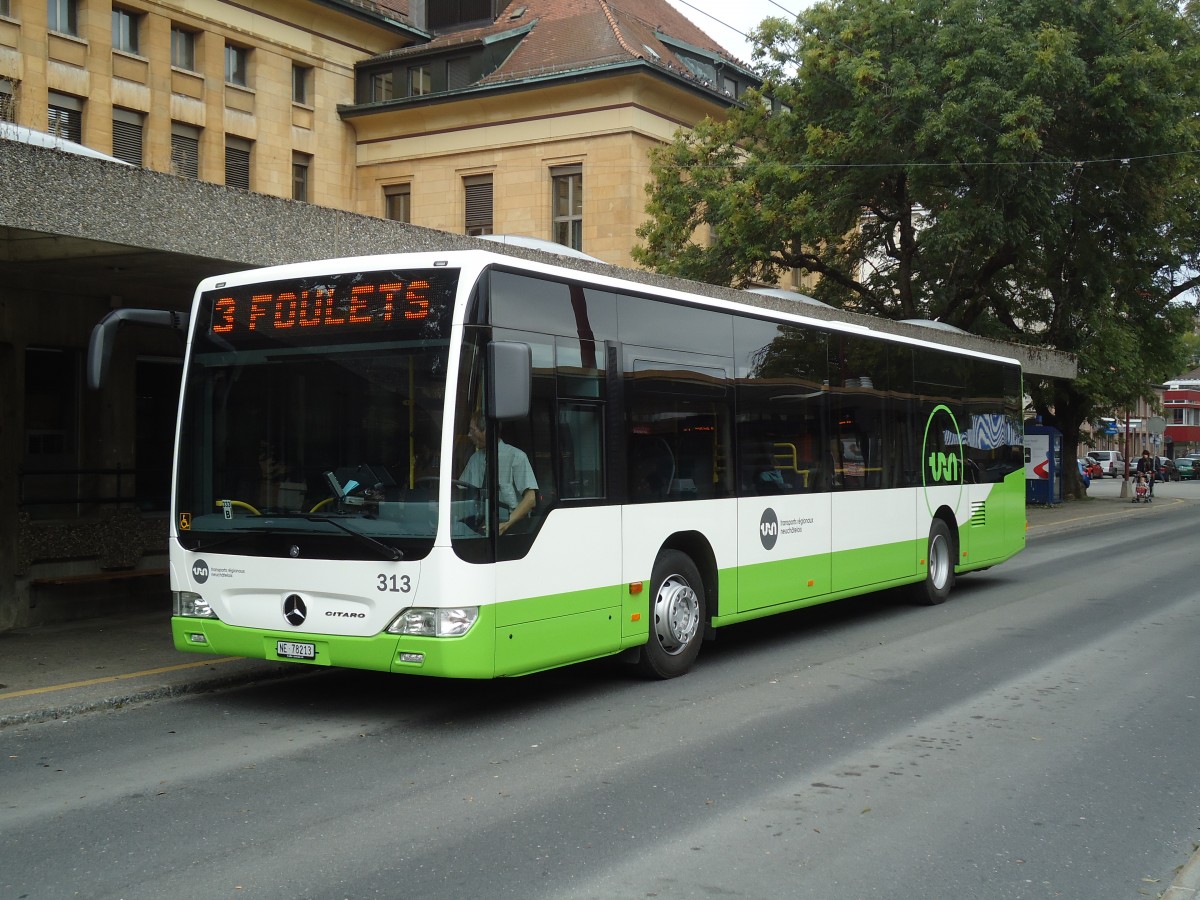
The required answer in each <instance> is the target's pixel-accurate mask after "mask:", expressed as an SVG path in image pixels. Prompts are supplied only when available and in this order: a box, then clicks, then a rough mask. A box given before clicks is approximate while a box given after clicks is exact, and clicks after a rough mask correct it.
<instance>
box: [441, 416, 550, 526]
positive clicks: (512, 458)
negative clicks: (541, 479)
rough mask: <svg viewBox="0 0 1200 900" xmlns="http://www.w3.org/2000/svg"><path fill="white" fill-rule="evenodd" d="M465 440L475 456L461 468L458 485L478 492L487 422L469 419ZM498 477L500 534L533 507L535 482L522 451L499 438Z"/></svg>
mask: <svg viewBox="0 0 1200 900" xmlns="http://www.w3.org/2000/svg"><path fill="white" fill-rule="evenodd" d="M467 437H468V438H470V440H471V443H472V444H473V445H474V446H475V452H474V453H472V454H471V458H470V459H468V460H467V464H466V466H464V467H463V471H462V475H461V476H459V481H463V482H466V483H467V484H469V485H471V486H472V487H477V488H482V487H483V486H484V484H485V483H486V481H487V457H486V452H487V419H486V417H485V416H483V415H482V414H480V413H475V414H474V415H472V416H471V425H470V428H469V429H468V432H467ZM496 454H497V460H498V462H499V465H498V467H497V468H498V475H499V482H500V486H499V490H498V494H499V496H498V497H497V503H498V504H499V507H500V533H501V534H504V533H505V532H506V531H508V529H509V528H510V527H511V526H512V525H513V524H514V523H516V522H519V521H521V520H522V519H524V518H525V517H526V516H528V515H529V514H530V513H531V512H532V511H533V507H534V505H535V504H536V503H537V486H538V485H537V479H536V478H534V476H533V467H532V466H530V465H529V457H528V456H526V455H525V453H524V451H522V450H519V449H517V448H516V447H514V446H512V445H511V444H506V443H505V442H504V440H503V438H497V440H496Z"/></svg>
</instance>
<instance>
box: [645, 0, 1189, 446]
mask: <svg viewBox="0 0 1200 900" xmlns="http://www.w3.org/2000/svg"><path fill="white" fill-rule="evenodd" d="M1197 25H1198V19H1197V17H1196V16H1194V15H1193V14H1192V13H1191V12H1190V11H1188V10H1183V9H1181V8H1179V7H1178V6H1177V5H1176V4H1175V3H1172V2H1167V0H1078V2H1073V3H1063V2H1062V0H948V2H947V0H825V2H818V3H817V4H816V5H815V6H813V7H811V8H810V9H808V10H805V11H804V12H802V13H801V15H800V16H799V18H798V19H796V20H795V21H785V20H782V19H768V20H766V21H764V22H763V23H762V25H761V26H760V27H759V29H758V31H757V33H756V39H757V42H758V48H759V49H758V51H757V54H756V58H757V59H758V61H759V62H760V63H761V65H762V71H763V72H764V74H765V82H764V86H763V91H762V98H759V97H750V98H749V99H748V100H747V101H746V102H745V103H744V104H743V105H741V106H739V107H738V108H736V109H734V110H733V111H732V112H731V114H730V115H729V116H728V118H727V119H725V120H724V121H706V122H704V123H702V124H701V125H700V126H698V127H697V128H695V129H694V130H692V131H690V132H686V133H681V134H680V135H679V136H677V138H676V139H675V140H674V142H673V143H671V144H670V145H668V146H666V147H664V148H662V149H661V150H660V151H659V152H658V153H657V154H656V156H655V158H654V160H653V163H652V179H651V183H650V185H649V187H648V192H649V204H648V207H647V211H648V219H647V222H646V224H645V225H644V226H643V228H642V229H641V232H640V235H641V237H642V239H643V242H644V243H643V244H642V246H640V247H639V248H638V249H637V250H636V251H635V255H636V257H637V258H638V260H639V262H641V263H642V264H644V265H647V266H649V267H651V268H655V269H658V270H660V271H664V272H668V273H671V274H676V275H681V276H684V277H689V278H695V279H699V280H703V281H709V282H714V283H724V284H734V285H742V284H745V283H747V282H765V283H774V282H775V281H776V280H777V279H778V277H779V275H780V274H781V273H782V272H783V271H785V270H787V269H800V270H804V271H808V272H813V273H816V274H818V275H819V276H820V279H819V281H818V283H817V286H816V288H815V289H814V290H813V293H814V295H815V296H816V297H817V298H818V299H821V300H824V301H825V302H827V303H831V304H833V305H835V306H842V307H846V308H854V309H858V310H860V311H863V312H868V313H872V314H876V315H880V316H886V317H889V318H914V317H920V318H932V319H938V320H941V321H943V322H947V323H949V324H953V325H957V326H959V327H962V328H965V329H967V330H970V331H973V332H975V333H978V334H983V335H985V336H990V337H995V338H999V339H1007V340H1017V341H1022V342H1026V343H1032V344H1036V345H1039V346H1044V347H1048V348H1053V349H1056V350H1061V351H1065V352H1069V353H1073V354H1076V355H1077V356H1078V359H1079V366H1080V377H1079V378H1078V380H1076V381H1074V382H1070V383H1064V382H1061V381H1056V382H1045V383H1039V382H1037V381H1035V380H1032V379H1031V380H1030V381H1029V382H1027V390H1028V391H1029V392H1030V393H1031V395H1032V397H1033V399H1034V402H1035V404H1036V405H1037V406H1038V407H1039V409H1040V411H1041V412H1042V413H1043V415H1044V417H1045V418H1046V420H1047V421H1050V422H1055V423H1056V424H1058V425H1059V427H1061V428H1063V430H1064V433H1065V434H1066V435H1067V439H1068V441H1071V439H1072V438H1073V437H1074V436H1075V435H1076V434H1077V433H1078V431H1079V428H1080V426H1081V424H1082V423H1083V421H1085V420H1086V419H1088V418H1092V417H1095V416H1097V415H1100V414H1107V413H1109V412H1110V411H1111V410H1112V409H1113V408H1114V407H1119V406H1122V405H1123V404H1125V403H1127V402H1128V401H1130V400H1131V399H1133V398H1135V397H1136V396H1138V395H1140V394H1143V393H1145V392H1146V390H1147V385H1149V384H1150V383H1153V382H1156V381H1161V380H1163V379H1164V378H1166V377H1168V376H1169V375H1171V374H1175V373H1177V372H1178V371H1179V366H1181V365H1182V364H1183V355H1182V352H1181V341H1180V335H1181V334H1182V333H1184V332H1185V331H1187V330H1189V329H1190V325H1191V313H1192V310H1191V309H1190V308H1189V307H1186V306H1184V305H1183V304H1181V303H1180V302H1179V301H1180V298H1182V297H1186V296H1187V295H1188V293H1189V292H1190V291H1192V290H1194V289H1195V288H1196V287H1197V283H1198V282H1197V280H1196V279H1195V278H1190V277H1188V276H1186V275H1181V274H1180V273H1193V274H1194V272H1195V271H1197V270H1198V268H1197V266H1198V264H1200V260H1198V259H1197V258H1196V256H1197V248H1198V247H1200V223H1198V222H1197V220H1196V215H1195V210H1197V209H1200V205H1198V203H1200V182H1198V179H1197V172H1198V171H1200V167H1198V166H1197V161H1196V152H1197V150H1198V149H1200V140H1198V138H1200V133H1198V128H1200V65H1198V63H1200V35H1198V31H1197ZM767 98H769V100H770V102H759V101H760V99H764V100H765V99H767Z"/></svg>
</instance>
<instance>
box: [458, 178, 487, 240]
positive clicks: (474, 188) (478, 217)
mask: <svg viewBox="0 0 1200 900" xmlns="http://www.w3.org/2000/svg"><path fill="white" fill-rule="evenodd" d="M463 188H464V190H465V193H466V201H467V202H466V209H467V214H466V220H465V222H464V225H465V229H466V233H467V234H471V235H480V234H491V233H492V176H491V175H469V176H467V177H466V178H464V179H463Z"/></svg>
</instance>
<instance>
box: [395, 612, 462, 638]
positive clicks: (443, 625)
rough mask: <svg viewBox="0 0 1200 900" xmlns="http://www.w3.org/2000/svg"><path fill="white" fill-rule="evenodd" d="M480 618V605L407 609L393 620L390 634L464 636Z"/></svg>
mask: <svg viewBox="0 0 1200 900" xmlns="http://www.w3.org/2000/svg"><path fill="white" fill-rule="evenodd" d="M478 618H479V607H478V606H457V607H453V608H451V609H428V608H423V607H413V608H412V609H406V610H405V611H404V612H402V613H400V615H398V616H396V618H395V619H393V620H392V624H391V625H389V626H388V629H387V630H388V633H389V634H416V635H421V636H422V637H462V636H463V635H464V634H466V633H467V632H468V631H470V630H471V626H472V625H474V624H475V620H476V619H478Z"/></svg>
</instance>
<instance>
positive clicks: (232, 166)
mask: <svg viewBox="0 0 1200 900" xmlns="http://www.w3.org/2000/svg"><path fill="white" fill-rule="evenodd" d="M251 147H253V144H251V143H250V141H248V140H246V139H245V138H238V137H226V138H225V186H226V187H233V188H241V189H242V190H243V191H248V190H250V149H251Z"/></svg>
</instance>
